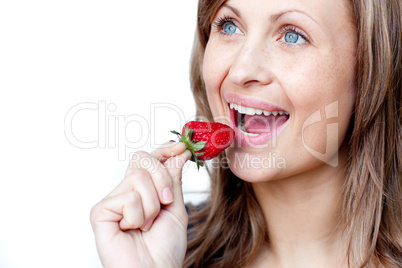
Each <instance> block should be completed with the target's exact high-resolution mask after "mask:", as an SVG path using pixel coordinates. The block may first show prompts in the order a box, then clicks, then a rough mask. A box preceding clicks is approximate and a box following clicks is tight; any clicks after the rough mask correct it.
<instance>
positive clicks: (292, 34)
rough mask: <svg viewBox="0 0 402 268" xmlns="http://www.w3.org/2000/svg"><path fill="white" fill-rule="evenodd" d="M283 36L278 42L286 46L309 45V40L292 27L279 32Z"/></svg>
mask: <svg viewBox="0 0 402 268" xmlns="http://www.w3.org/2000/svg"><path fill="white" fill-rule="evenodd" d="M280 33H281V34H283V35H282V37H281V38H280V41H281V42H282V43H283V44H285V45H288V46H293V47H294V46H302V45H307V44H308V43H309V39H308V38H307V37H306V35H305V34H304V33H303V32H301V31H300V30H299V29H297V28H296V27H293V26H287V27H285V28H283V29H281V30H280Z"/></svg>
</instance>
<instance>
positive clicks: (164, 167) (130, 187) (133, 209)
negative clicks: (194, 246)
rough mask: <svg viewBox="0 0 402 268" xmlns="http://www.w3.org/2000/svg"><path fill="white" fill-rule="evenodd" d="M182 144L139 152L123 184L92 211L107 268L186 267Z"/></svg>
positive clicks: (185, 156)
mask: <svg viewBox="0 0 402 268" xmlns="http://www.w3.org/2000/svg"><path fill="white" fill-rule="evenodd" d="M190 157H191V153H190V152H189V151H188V150H186V147H185V145H184V144H183V143H181V142H180V143H168V144H165V145H164V146H162V147H161V148H159V149H157V150H155V151H154V152H152V153H151V154H148V153H146V152H137V153H136V154H135V156H134V157H133V159H132V161H131V162H130V165H129V167H128V169H127V172H126V175H125V178H124V179H123V181H122V182H121V183H120V184H119V185H118V186H117V187H116V188H115V189H114V190H113V191H112V192H111V193H110V194H109V195H108V196H106V197H105V198H104V199H103V200H102V201H100V202H99V203H98V204H96V205H95V206H94V207H93V208H92V210H91V223H92V227H93V230H94V233H95V238H96V244H97V249H98V253H99V256H100V259H101V261H102V264H103V266H104V268H116V267H119V268H125V267H127V268H128V267H130V268H133V267H146V268H148V267H182V263H183V260H184V254H185V252H186V247H187V222H188V217H187V213H186V209H185V206H184V201H183V193H182V188H181V173H182V168H183V165H184V163H185V162H186V161H187V160H188V159H189V158H190Z"/></svg>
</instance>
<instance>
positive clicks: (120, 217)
mask: <svg viewBox="0 0 402 268" xmlns="http://www.w3.org/2000/svg"><path fill="white" fill-rule="evenodd" d="M143 215H144V212H143V210H142V201H141V197H140V195H139V194H138V193H137V192H135V191H130V192H126V193H123V194H119V195H115V196H112V197H106V198H105V199H103V200H102V201H101V202H99V203H98V204H96V205H95V206H94V207H93V208H92V210H91V223H92V226H93V228H94V230H95V231H97V230H100V232H99V235H101V236H102V235H103V236H107V235H108V234H109V235H114V234H115V233H116V231H118V230H120V229H122V230H128V229H138V228H140V227H141V226H143V225H144V216H143Z"/></svg>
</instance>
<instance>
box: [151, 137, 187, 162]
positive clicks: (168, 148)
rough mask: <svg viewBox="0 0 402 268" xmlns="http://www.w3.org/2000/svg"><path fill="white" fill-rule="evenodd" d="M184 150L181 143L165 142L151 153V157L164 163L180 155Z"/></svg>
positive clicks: (183, 145) (184, 146)
mask: <svg viewBox="0 0 402 268" xmlns="http://www.w3.org/2000/svg"><path fill="white" fill-rule="evenodd" d="M185 150H186V145H185V144H184V143H183V142H167V143H165V144H163V145H162V146H161V147H159V148H158V149H156V150H155V151H153V152H152V153H151V155H152V156H153V157H155V158H156V159H158V160H159V161H160V162H161V163H164V162H165V161H166V160H168V159H169V158H172V157H174V156H176V155H179V154H182V153H183V152H184V151H185Z"/></svg>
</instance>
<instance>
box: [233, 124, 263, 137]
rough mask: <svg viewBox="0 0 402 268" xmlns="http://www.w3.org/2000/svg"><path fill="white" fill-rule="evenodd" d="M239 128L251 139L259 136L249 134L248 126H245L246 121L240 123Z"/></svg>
mask: <svg viewBox="0 0 402 268" xmlns="http://www.w3.org/2000/svg"><path fill="white" fill-rule="evenodd" d="M237 128H238V129H239V130H240V132H241V133H243V134H244V135H246V136H251V137H255V136H258V134H255V133H249V132H247V131H246V126H245V125H244V120H242V121H241V122H240V124H239V125H238V126H237Z"/></svg>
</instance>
